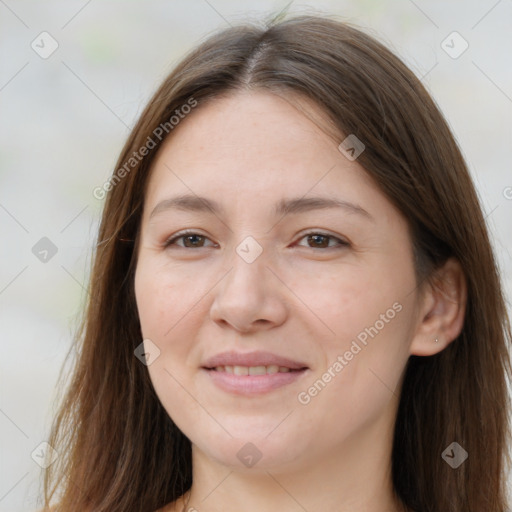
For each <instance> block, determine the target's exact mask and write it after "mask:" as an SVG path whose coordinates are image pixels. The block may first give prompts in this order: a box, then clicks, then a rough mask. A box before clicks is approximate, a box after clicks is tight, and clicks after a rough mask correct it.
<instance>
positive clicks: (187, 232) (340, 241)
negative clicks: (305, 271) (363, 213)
mask: <svg viewBox="0 0 512 512" xmlns="http://www.w3.org/2000/svg"><path fill="white" fill-rule="evenodd" d="M187 235H199V236H202V237H204V238H205V239H207V240H210V239H209V238H208V236H206V235H203V234H202V233H200V232H199V231H197V230H194V229H184V230H183V231H178V232H177V233H175V234H173V235H171V236H170V237H168V238H166V239H165V240H164V242H163V243H162V247H163V248H164V249H165V248H167V247H169V246H171V245H174V246H176V247H181V248H183V249H189V247H183V246H181V245H176V244H175V243H174V242H175V241H176V240H178V239H180V238H182V237H184V236H187ZM308 235H320V236H325V237H327V238H331V239H333V240H336V241H337V242H338V245H337V246H331V247H317V248H315V247H306V246H304V245H300V246H299V247H306V248H307V249H314V250H315V249H317V250H320V251H322V250H323V251H325V250H326V249H336V248H339V247H348V246H350V245H351V243H350V242H349V241H348V240H345V239H344V238H340V237H339V236H336V235H334V234H332V233H329V232H326V231H323V230H320V229H310V230H309V231H305V232H302V233H300V234H299V237H298V242H300V241H301V240H302V239H303V238H305V237H306V236H308ZM210 241H211V240H210ZM209 247H212V246H209ZM198 249H204V247H198Z"/></svg>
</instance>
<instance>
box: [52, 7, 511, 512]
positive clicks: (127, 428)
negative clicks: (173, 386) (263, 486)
mask: <svg viewBox="0 0 512 512" xmlns="http://www.w3.org/2000/svg"><path fill="white" fill-rule="evenodd" d="M249 89H258V90H267V91H270V92H272V93H275V94H281V95H286V94H288V95H289V93H294V94H296V95H297V94H298V97H300V96H302V97H306V98H309V99H310V100H313V101H314V102H315V104H316V105H318V107H319V108H320V109H321V110H322V111H323V112H325V113H326V114H327V116H328V117H329V118H330V119H331V120H332V123H333V125H334V126H335V127H336V129H337V130H338V131H339V136H340V138H339V141H340V142H341V140H343V137H344V136H346V135H348V134H356V136H357V137H358V139H360V140H361V141H362V142H363V143H364V144H365V146H366V149H365V151H364V152H363V153H362V154H361V155H360V156H359V159H358V162H359V163H360V164H361V165H362V166H363V167H364V168H365V169H366V171H367V172H368V174H369V175H370V176H371V177H372V178H373V179H374V180H375V182H376V183H377V184H378V186H379V187H380V189H381V190H382V192H383V193H384V194H385V195H386V196H387V197H388V198H389V199H390V200H391V201H392V203H393V204H394V205H396V207H397V208H398V209H399V210H400V211H401V212H402V214H403V215H404V217H405V218H406V219H407V220H408V222H409V226H410V228H411V233H412V241H413V244H414V249H415V268H416V271H417V277H418V283H420V282H421V281H424V280H427V281H426V282H430V280H431V279H432V277H433V276H434V272H435V270H436V269H437V268H439V267H440V266H441V265H442V264H443V263H444V262H445V261H446V260H447V258H449V257H453V258H456V259H457V260H458V261H459V262H460V264H461V267H462V269H463V272H464V274H465V278H466V281H467V291H468V299H467V308H466V315H465V321H464V326H463V329H462V332H461V334H460V336H458V338H457V339H456V340H454V341H453V342H452V343H451V344H450V345H449V346H448V347H447V348H446V349H444V350H443V351H441V352H440V353H439V354H437V355H435V356H430V357H419V356H411V357H410V358H409V361H408V363H407V366H406V368H405V374H404V380H403V386H402V391H401V397H400V404H399V409H398V414H397V419H396V427H395V436H394V441H393V452H392V469H393V472H392V477H393V486H394V491H395V493H396V495H397V496H398V497H399V498H400V500H401V501H402V502H403V503H404V504H405V505H406V506H407V507H409V508H411V509H413V510H415V511H416V512H441V511H442V512H484V511H485V512H505V510H506V497H505V496H506V492H505V487H506V486H505V483H506V478H505V477H506V474H507V473H506V470H507V468H508V462H509V460H508V442H509V423H508V411H509V395H508V391H507V379H508V377H509V376H510V360H509V352H508V348H509V345H510V341H511V332H510V324H509V320H508V317H507V312H506V308H505V304H504V298H503V294H502V289H501V285H500V281H499V274H498V271H497V265H496V262H495V258H494V255H493V252H492V249H491V244H490V242H489V235H488V232H487V229H486V225H485V222H484V217H483V215H482V209H481V206H480V204H479V200H478V198H477V195H476V193H475V189H474V186H473V183H472V181H471V179H470V176H469V174H468V171H467V168H466V164H465V162H464V160H463V157H462V156H461V152H460V150H459V148H458V146H457V144H456V142H455V140H454V137H453V135H452V134H451V133H450V130H449V128H448V126H447V123H446V122H445V120H444V118H443V116H442V114H441V113H440V112H439V110H438V108H437V107H436V105H435V103H434V102H433V100H432V99H431V97H430V96H429V94H428V93H427V92H426V90H425V88H424V87H423V85H422V84H421V82H420V81H419V80H418V78H416V77H415V75H414V74H413V73H412V72H411V71H410V70H409V69H408V68H407V67H406V66H405V65H404V64H403V63H402V62H401V60H400V59H398V58H397V57H396V56H395V55H393V54H392V53H391V52H390V51H389V50H388V49H386V48H385V47H384V46H383V45H382V44H381V43H379V42H378V41H376V40H375V39H373V38H372V37H370V36H368V35H366V34H364V33H363V32H361V31H360V30H358V29H356V28H355V27H353V26H351V25H348V24H346V23H342V22H340V21H337V20H336V19H335V18H334V17H331V16H299V17H294V18H290V19H286V20H284V21H279V22H273V23H271V24H269V25H268V26H266V27H257V26H253V25H243V26H237V27H233V28H229V29H227V30H224V31H222V32H220V33H217V34H215V35H213V36H211V37H210V38H208V39H207V40H206V41H205V42H204V43H202V44H201V45H200V46H199V47H198V48H196V49H195V50H194V51H192V52H191V53H190V54H189V55H187V56H186V57H185V58H184V59H183V60H182V61H181V63H180V64H179V65H178V66H177V67H176V68H175V69H174V71H173V72H172V73H171V74H170V75H169V76H168V77H167V78H166V79H165V81H164V83H163V84H162V85H161V86H160V88H159V89H158V90H157V92H156V93H155V94H154V96H153V98H152V99H151V100H150V102H149V104H148V105H147V107H146V108H145V110H144V112H143V113H142V115H141V116H140V118H139V120H138V122H137V124H136V126H135V127H134V128H133V130H132V132H131V134H130V135H129V138H128V140H127V142H126V144H125V146H124V148H123V150H122V152H121V155H120V157H119V160H118V163H117V166H116V171H115V173H114V175H113V178H112V180H111V182H110V183H109V184H108V186H107V187H104V190H108V194H106V202H105V207H104V210H103V216H102V221H101V226H100V230H99V236H98V241H97V245H96V248H95V258H94V265H93V269H92V274H91V283H90V299H89V302H88V305H87V309H86V315H85V316H84V319H83V321H82V325H81V329H80V332H79V333H78V335H77V353H78V354H79V355H78V357H77V360H76V367H75V368H74V371H73V374H72V380H71V383H70V385H69V388H68V390H67V394H66V396H65V398H64V400H63V401H62V404H61V408H60V412H59V414H58V416H57V418H56V420H55V423H54V425H53V429H52V433H51V437H50V440H49V442H50V444H51V445H52V446H54V447H55V448H56V449H57V451H58V452H59V453H60V455H61V456H60V457H59V459H58V460H57V462H55V463H54V464H53V465H52V466H50V468H49V469H48V471H47V474H46V475H45V482H44V484H45V485H44V490H45V500H46V501H45V504H46V506H49V504H50V501H51V500H52V499H55V498H58V500H57V501H58V502H59V504H58V507H57V510H62V511H66V512H67V511H73V512H75V511H82V510H94V511H98V512H100V511H108V512H116V511H119V512H126V511H130V512H148V511H154V510H157V509H158V508H159V507H162V506H163V505H165V504H167V503H169V502H171V501H174V500H176V499H177V498H178V497H179V496H181V495H182V494H183V493H184V492H186V491H187V490H188V489H189V488H190V486H191V484H192V464H191V445H190V441H189V440H188V439H187V438H186V437H185V436H184V435H183V433H182V432H180V430H179V429H178V428H177V427H176V426H175V424H174V423H173V421H172V419H171V418H169V416H168V415H167V413H166V411H165V410H164V408H163V406H162V405H161V404H160V402H159V400H158V398H157V396H156V394H155V392H154V390H153V387H152V385H151V382H150V380H149V376H148V372H147V368H146V367H145V366H144V365H143V364H141V363H140V361H139V360H138V359H137V358H136V357H135V356H134V349H135V348H136V347H137V346H138V345H139V344H140V343H141V341H142V339H141V329H140V324H139V319H138V314H137V307H136V302H135V295H134V270H135V266H136V263H137V259H136V257H137V242H138V237H139V230H140V220H141V214H142V208H143V200H144V192H145V189H146V185H147V181H148V176H149V173H150V169H151V163H152V162H153V161H154V158H155V155H156V153H157V151H158V148H159V147H160V146H161V142H162V141H163V140H165V137H166V136H172V129H173V125H172V123H171V122H170V119H171V117H172V116H173V115H176V114H175V113H176V111H177V110H178V111H180V112H185V109H184V107H183V106H184V105H187V104H188V105H191V101H196V102H197V104H198V105H199V106H198V107H196V108H201V104H204V103H205V102H206V101H211V100H214V99H215V97H219V96H220V95H224V94H229V93H230V92H234V91H238V90H249ZM292 96H293V95H292ZM191 99H192V100H191ZM166 123H167V124H166ZM162 126H163V127H165V129H164V131H163V132H162V129H160V131H159V132H158V131H157V132H155V130H157V129H158V127H162ZM160 132H162V134H163V135H164V136H160V137H156V136H155V133H160ZM343 134H344V135H343ZM149 139H151V140H152V142H153V146H155V147H153V148H152V149H150V150H149V151H148V152H147V154H145V155H144V156H143V157H142V158H140V159H137V161H136V162H135V161H131V163H130V166H128V167H127V162H129V161H130V158H131V157H132V156H133V154H134V153H139V152H140V149H141V148H142V147H144V146H148V145H149ZM123 166H124V172H120V169H122V168H123ZM114 178H115V179H114ZM130 240H131V241H134V243H130V242H129V241H130ZM453 441H456V442H458V443H459V444H460V445H461V446H462V447H463V448H464V449H465V450H466V451H467V452H468V454H469V458H468V460H466V462H465V463H463V464H462V465H461V466H460V467H458V468H457V469H453V468H452V467H450V465H448V464H447V463H446V462H445V461H444V460H443V459H442V457H441V454H442V452H443V450H444V449H445V448H446V447H447V446H448V445H450V444H451V443H452V442H453Z"/></svg>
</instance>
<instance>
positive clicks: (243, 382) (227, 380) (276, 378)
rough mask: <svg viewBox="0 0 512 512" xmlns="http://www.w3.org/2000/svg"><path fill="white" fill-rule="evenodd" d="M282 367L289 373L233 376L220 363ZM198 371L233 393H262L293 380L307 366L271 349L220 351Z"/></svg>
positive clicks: (299, 375) (222, 388) (224, 389)
mask: <svg viewBox="0 0 512 512" xmlns="http://www.w3.org/2000/svg"><path fill="white" fill-rule="evenodd" d="M272 365H275V366H280V367H282V366H284V367H285V368H289V369H290V371H288V372H278V373H272V374H264V375H235V374H233V373H228V372H226V371H225V370H223V371H216V370H215V368H216V367H219V366H221V367H222V366H272ZM201 370H202V371H203V372H204V373H206V375H207V377H208V378H209V379H210V380H211V382H212V383H213V384H215V385H216V386H217V387H219V388H220V389H221V390H223V391H226V392H228V393H232V394H235V395H246V396H247V395H261V394H264V393H268V392H270V391H273V390H276V389H279V388H281V387H283V386H286V385H288V384H291V383H293V382H296V381H297V380H299V379H301V378H302V377H303V376H304V375H305V374H306V373H308V372H309V367H308V366H307V365H306V364H304V363H302V362H300V361H294V360H292V359H289V358H287V357H284V356H279V355H277V354H272V353H271V352H261V351H257V352H246V353H243V352H235V351H230V352H222V353H220V354H217V355H214V356H213V357H210V358H209V359H207V360H206V361H205V362H204V364H203V366H202V368H201Z"/></svg>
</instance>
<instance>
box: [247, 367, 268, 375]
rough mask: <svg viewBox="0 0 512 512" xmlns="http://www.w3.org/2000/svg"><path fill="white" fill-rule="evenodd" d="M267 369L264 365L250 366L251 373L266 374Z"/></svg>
mask: <svg viewBox="0 0 512 512" xmlns="http://www.w3.org/2000/svg"><path fill="white" fill-rule="evenodd" d="M266 373H267V369H266V368H265V367H264V366H250V367H249V375H265V374H266Z"/></svg>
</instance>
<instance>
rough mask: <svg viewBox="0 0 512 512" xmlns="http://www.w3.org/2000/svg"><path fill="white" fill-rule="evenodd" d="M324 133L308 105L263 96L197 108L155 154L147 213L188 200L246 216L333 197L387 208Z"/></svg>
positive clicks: (324, 122)
mask: <svg viewBox="0 0 512 512" xmlns="http://www.w3.org/2000/svg"><path fill="white" fill-rule="evenodd" d="M326 126H329V120H328V119H327V118H326V116H325V114H323V112H322V111H321V110H320V108H319V107H318V106H316V105H314V104H313V103H312V102H311V101H308V100H305V99H303V98H299V99H297V98H293V102H290V101H287V99H284V98H282V97H279V96H276V95H274V94H271V93H267V92H249V93H248V92H241V93H235V94H233V95H230V96H227V97H222V98H217V99H214V100H213V101H210V102H208V103H206V104H204V105H199V106H198V107H196V109H194V110H193V111H192V112H191V113H190V114H189V115H188V116H187V117H186V118H185V119H183V120H182V121H181V122H180V124H179V125H178V126H177V127H176V128H175V129H174V130H173V131H172V132H171V134H170V136H169V137H168V138H167V139H166V141H165V142H164V143H163V146H162V147H161V148H160V151H159V153H158V155H157V158H156V159H155V161H154V162H153V166H152V170H151V176H150V180H149V185H148V189H147V197H146V204H148V205H149V207H150V208H152V207H154V205H155V204H156V203H157V202H159V201H161V200H162V199H165V198H166V197H168V196H169V195H175V194H177V193H180V194H184V193H188V194H190V193H192V194H197V195H201V196H209V197H214V198H216V199H217V200H218V201H221V202H226V203H230V204H232V205H235V204H238V205H240V206H241V207H243V206H244V205H245V207H246V208H249V207H250V206H252V207H254V206H259V207H263V206H264V205H267V204H270V203H272V206H273V205H274V204H276V203H277V202H278V201H279V200H280V199H282V198H283V197H298V196H305V195H307V194H309V195H318V194H323V195H325V194H327V195H330V196H333V194H336V193H339V194H341V195H342V196H344V197H343V199H350V200H351V201H352V202H356V203H357V202H367V203H371V206H373V207H376V206H379V205H380V206H381V207H382V208H384V209H385V208H389V207H390V203H389V202H388V201H387V200H386V198H385V197H384V196H383V194H382V193H381V192H380V191H379V189H378V188H377V186H376V185H375V184H374V182H373V180H372V179H371V178H370V177H369V176H368V174H367V173H366V171H365V170H364V169H363V168H362V167H361V166H360V165H359V164H358V163H357V161H350V160H348V159H347V158H346V157H345V156H344V155H343V154H342V153H341V152H340V151H339V150H338V145H339V142H341V140H340V141H338V140H336V138H333V137H332V135H329V134H328V133H326V131H325V127H326ZM329 133H332V132H329ZM340 138H341V137H340ZM348 196H349V197H348ZM255 199H256V200H257V201H255Z"/></svg>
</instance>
